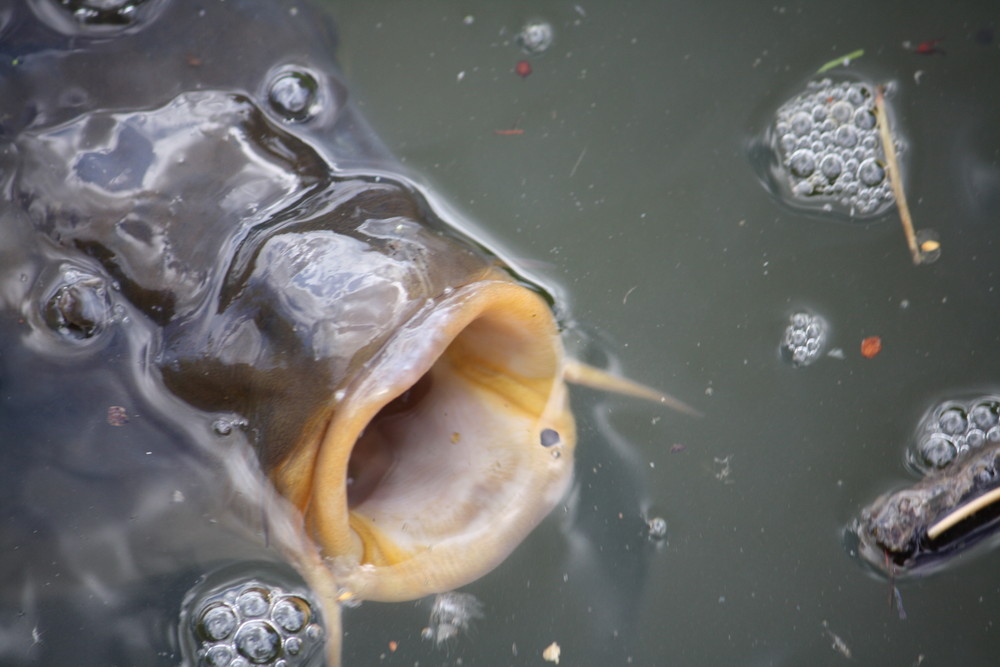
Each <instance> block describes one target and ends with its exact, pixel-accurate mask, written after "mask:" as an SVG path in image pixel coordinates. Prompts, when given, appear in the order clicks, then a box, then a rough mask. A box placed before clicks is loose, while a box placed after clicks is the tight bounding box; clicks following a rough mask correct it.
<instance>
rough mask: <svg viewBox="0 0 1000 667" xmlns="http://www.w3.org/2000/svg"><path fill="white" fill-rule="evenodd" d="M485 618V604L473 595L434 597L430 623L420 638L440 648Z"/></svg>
mask: <svg viewBox="0 0 1000 667" xmlns="http://www.w3.org/2000/svg"><path fill="white" fill-rule="evenodd" d="M480 618H483V603H482V602H480V601H479V599H478V598H476V596H475V595H472V594H471V593H458V592H455V591H451V592H448V593H441V594H440V595H436V596H435V597H434V604H433V606H432V607H431V617H430V622H429V624H428V626H427V627H426V628H424V629H423V630H422V631H421V633H420V636H421V637H422V638H423V639H425V640H427V641H433V642H434V643H435V645H437V646H440V645H441V644H444V643H446V642H448V641H450V640H452V639H455V638H457V637H458V635H459V634H461V633H463V632H467V631H468V630H469V628H470V627H471V626H472V623H473V621H475V620H477V619H480Z"/></svg>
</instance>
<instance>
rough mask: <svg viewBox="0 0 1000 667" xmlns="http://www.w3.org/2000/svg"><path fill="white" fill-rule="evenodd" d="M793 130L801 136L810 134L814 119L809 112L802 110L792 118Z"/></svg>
mask: <svg viewBox="0 0 1000 667" xmlns="http://www.w3.org/2000/svg"><path fill="white" fill-rule="evenodd" d="M791 126H792V132H794V133H795V134H797V135H799V136H800V137H805V136H808V135H809V133H810V132H812V128H813V120H812V118H810V117H809V114H807V113H805V112H803V111H800V112H799V113H797V114H795V115H794V116H792V119H791Z"/></svg>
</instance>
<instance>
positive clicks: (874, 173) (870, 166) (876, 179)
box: [858, 158, 885, 187]
mask: <svg viewBox="0 0 1000 667" xmlns="http://www.w3.org/2000/svg"><path fill="white" fill-rule="evenodd" d="M858 179H859V180H860V181H861V182H862V183H864V184H865V185H867V186H869V187H870V186H874V185H878V184H879V183H881V182H882V181H883V180H885V170H884V169H883V168H882V166H881V165H880V164H879V163H878V162H876V161H875V160H874V159H873V158H868V159H867V160H865V161H864V162H862V163H861V164H860V165H859V166H858Z"/></svg>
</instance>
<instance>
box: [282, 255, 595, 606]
mask: <svg viewBox="0 0 1000 667" xmlns="http://www.w3.org/2000/svg"><path fill="white" fill-rule="evenodd" d="M562 373H563V349H562V343H561V340H560V338H559V332H558V329H557V326H556V323H555V320H554V318H553V316H552V313H551V311H550V309H549V306H548V304H547V303H546V302H545V301H544V300H543V299H542V298H541V297H540V296H539V295H538V294H536V293H535V292H533V291H531V290H529V289H528V288H526V287H524V286H522V285H520V284H517V283H514V282H512V281H510V280H509V279H506V278H504V277H501V276H500V274H499V272H497V274H496V279H487V280H481V281H476V282H473V283H470V284H468V285H465V286H463V287H460V288H457V289H454V290H451V291H450V293H448V294H446V295H443V296H442V297H441V298H439V299H437V300H434V301H433V302H432V303H430V304H429V305H428V306H427V307H426V308H424V309H423V310H421V311H420V312H418V313H417V314H416V315H415V316H413V317H412V318H411V319H410V320H409V321H408V322H407V323H406V324H405V325H403V326H402V327H400V328H399V330H398V331H397V332H396V333H395V334H394V335H393V336H392V337H391V339H390V340H389V341H388V342H387V343H386V344H385V345H384V346H383V347H382V348H381V350H380V351H379V353H377V354H376V355H375V356H374V357H373V358H372V360H371V361H370V362H369V363H368V364H367V365H366V367H365V368H364V369H363V370H362V371H361V372H360V373H358V374H356V375H355V376H354V377H353V379H351V380H350V381H348V382H347V383H346V384H344V385H342V386H341V387H340V388H339V389H337V390H336V391H335V393H334V396H333V397H331V399H332V400H331V402H330V405H329V415H330V416H329V418H328V419H327V420H326V421H325V426H324V428H322V430H321V432H320V433H318V434H317V435H315V436H313V437H310V438H308V439H307V440H306V442H304V443H303V444H302V445H301V446H299V447H298V448H296V449H295V450H294V451H293V452H292V453H291V454H290V456H289V457H288V458H287V459H286V460H285V461H284V462H283V463H282V464H280V465H278V466H277V467H276V468H275V469H274V470H273V471H272V479H273V480H274V482H275V485H276V487H277V488H278V490H279V491H280V492H281V493H282V494H283V495H285V496H286V497H287V498H289V499H290V500H291V501H292V502H293V503H294V504H295V505H296V506H298V507H299V509H300V510H301V511H302V512H303V514H304V517H305V524H306V528H307V531H308V532H309V533H310V534H311V535H312V537H313V539H315V540H316V541H317V543H318V544H319V546H320V548H321V550H322V553H323V556H324V560H325V562H326V564H327V566H328V569H329V572H330V573H331V574H332V576H333V577H334V579H335V580H336V582H337V585H338V586H339V587H340V588H341V589H343V590H346V591H348V592H349V594H350V595H351V596H356V597H358V598H362V599H369V600H379V601H400V600H410V599H416V598H419V597H422V596H424V595H428V594H431V593H435V592H442V591H446V590H451V589H454V588H456V587H459V586H461V585H464V584H466V583H468V582H470V581H472V580H474V579H476V578H478V577H480V576H481V575H483V574H485V573H486V572H488V571H490V570H491V569H493V568H494V567H496V566H497V565H498V564H499V563H500V562H501V561H502V560H503V559H504V558H506V556H507V555H509V554H510V552H511V551H513V549H514V548H515V547H516V546H517V545H518V544H519V543H520V542H521V541H522V540H523V539H524V538H525V537H526V536H527V535H528V533H529V532H530V531H531V530H532V529H533V528H534V527H535V526H536V525H537V524H538V523H539V522H540V521H541V520H542V519H543V518H544V517H545V516H546V515H547V514H548V513H549V512H550V511H551V510H552V508H553V507H554V506H555V505H556V504H557V503H558V502H559V500H560V499H561V498H562V496H563V495H564V493H565V492H566V490H567V488H568V486H569V483H570V481H571V477H572V466H573V464H572V461H573V456H572V454H573V449H574V446H575V442H576V434H575V425H574V421H573V417H572V414H571V413H570V410H569V406H568V397H567V390H566V387H565V384H564V382H563V379H562Z"/></svg>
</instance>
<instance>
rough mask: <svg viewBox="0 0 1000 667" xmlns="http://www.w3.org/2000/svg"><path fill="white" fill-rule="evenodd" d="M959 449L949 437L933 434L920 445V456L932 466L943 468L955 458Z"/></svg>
mask: <svg viewBox="0 0 1000 667" xmlns="http://www.w3.org/2000/svg"><path fill="white" fill-rule="evenodd" d="M957 455H958V449H957V448H956V447H955V445H954V443H952V441H951V440H949V439H948V438H944V437H941V436H936V435H935V436H931V437H929V438H927V439H926V440H924V442H923V443H922V444H921V445H920V457H921V458H922V459H923V461H924V463H926V464H927V465H928V466H930V467H931V468H937V469H941V468H944V467H946V466H947V465H948V464H949V463H951V462H952V461H954V460H955V457H956V456H957Z"/></svg>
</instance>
